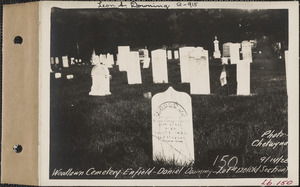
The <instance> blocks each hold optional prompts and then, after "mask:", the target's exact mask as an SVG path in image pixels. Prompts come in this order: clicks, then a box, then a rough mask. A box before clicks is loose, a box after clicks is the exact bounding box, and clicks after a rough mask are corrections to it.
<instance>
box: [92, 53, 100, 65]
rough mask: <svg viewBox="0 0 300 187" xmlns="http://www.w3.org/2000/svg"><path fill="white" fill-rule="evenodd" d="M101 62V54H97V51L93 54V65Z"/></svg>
mask: <svg viewBox="0 0 300 187" xmlns="http://www.w3.org/2000/svg"><path fill="white" fill-rule="evenodd" d="M97 64H100V59H99V56H98V55H96V53H95V51H94V52H93V54H92V65H97Z"/></svg>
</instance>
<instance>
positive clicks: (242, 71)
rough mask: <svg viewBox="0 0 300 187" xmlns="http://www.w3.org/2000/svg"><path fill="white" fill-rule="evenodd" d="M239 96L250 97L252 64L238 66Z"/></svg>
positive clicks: (242, 62)
mask: <svg viewBox="0 0 300 187" xmlns="http://www.w3.org/2000/svg"><path fill="white" fill-rule="evenodd" d="M236 80H237V95H250V62H249V61H244V60H242V61H239V62H238V63H237V64H236Z"/></svg>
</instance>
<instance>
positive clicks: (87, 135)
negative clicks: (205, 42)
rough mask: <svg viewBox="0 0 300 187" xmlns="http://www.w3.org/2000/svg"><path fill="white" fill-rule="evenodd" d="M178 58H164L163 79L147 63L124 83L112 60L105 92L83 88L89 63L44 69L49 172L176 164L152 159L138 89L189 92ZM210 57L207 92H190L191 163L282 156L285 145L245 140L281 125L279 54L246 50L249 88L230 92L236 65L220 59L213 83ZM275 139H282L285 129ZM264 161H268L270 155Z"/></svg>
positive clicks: (146, 112) (145, 105)
mask: <svg viewBox="0 0 300 187" xmlns="http://www.w3.org/2000/svg"><path fill="white" fill-rule="evenodd" d="M178 63H179V60H168V77H169V83H167V84H154V83H153V81H152V69H151V64H150V67H149V68H148V69H142V68H141V73H142V82H143V83H142V84H137V85H128V84H127V75H126V72H120V71H119V70H118V66H114V67H113V68H112V69H110V74H111V75H112V79H111V82H110V88H111V89H110V91H111V93H112V94H111V95H109V96H89V91H90V89H91V85H92V79H91V69H92V67H93V66H91V65H84V66H71V67H70V68H65V69H62V70H61V72H62V78H61V79H55V78H54V76H51V88H50V97H51V98H50V110H51V112H50V142H51V145H50V173H51V171H53V169H54V168H63V169H64V170H67V169H68V168H73V169H74V170H76V169H77V170H79V169H80V170H87V169H88V168H91V167H94V168H98V169H105V168H106V169H107V168H110V167H111V168H115V169H122V170H125V169H126V168H134V169H137V168H139V167H143V168H150V167H153V166H155V167H156V168H162V167H164V168H167V169H176V168H178V167H177V166H175V165H174V164H172V163H164V162H153V160H152V134H151V133H152V126H151V98H150V99H149V98H145V97H144V93H146V92H151V94H152V96H153V95H155V94H156V93H159V92H163V91H165V90H167V88H168V87H169V86H172V87H173V88H174V89H175V90H177V91H181V92H186V93H188V94H189V93H190V87H189V84H186V83H180V82H181V81H180V66H179V65H178ZM209 63H210V65H209V66H210V67H209V68H210V86H211V94H210V95H190V96H191V99H192V113H193V133H194V148H195V163H194V164H193V166H192V167H193V169H194V170H197V169H198V170H200V169H203V170H205V169H215V170H218V168H219V167H220V165H223V164H222V162H221V161H220V159H218V158H222V157H223V158H225V157H224V155H225V156H226V155H228V156H226V159H227V161H229V160H228V159H230V158H233V157H236V158H235V160H236V161H237V163H236V166H239V167H249V166H257V165H260V164H262V163H261V158H262V157H268V156H272V157H278V158H279V157H281V156H283V157H284V158H287V146H278V147H276V148H275V149H273V148H272V147H255V146H252V143H253V141H255V140H260V139H262V138H261V136H262V134H263V133H264V132H266V131H268V130H274V133H278V132H280V131H281V130H282V132H287V126H288V125H287V108H288V106H287V93H286V73H285V64H284V60H279V59H275V58H272V56H271V55H270V56H265V55H263V54H255V55H254V56H253V63H252V64H251V71H250V73H251V94H252V95H251V96H236V94H235V93H236V83H235V79H236V66H235V65H230V66H227V69H228V70H229V75H230V77H229V86H228V89H227V87H224V88H222V87H221V85H220V79H219V77H220V73H221V71H222V66H221V62H220V60H218V59H217V60H210V62H209ZM67 74H73V75H74V79H71V80H68V79H66V78H65V76H66V75H67ZM228 92H229V95H227V93H228ZM267 140H268V139H267V138H265V139H264V141H267ZM273 140H274V141H275V139H273ZM276 141H287V136H284V137H280V138H277V139H276ZM234 164H235V163H234ZM264 165H266V166H267V167H274V164H272V163H269V162H268V163H264ZM187 167H188V166H187ZM286 175H287V172H286V173H285V174H282V173H276V172H275V173H260V174H255V173H244V174H243V173H239V174H232V173H230V174H228V173H222V174H214V175H213V174H212V175H210V176H207V175H199V174H195V175H167V176H164V175H160V176H146V175H144V176H142V177H140V178H147V177H150V178H207V177H209V178H226V177H255V178H258V177H285V176H286ZM93 177H94V178H97V177H95V176H93ZM93 177H90V178H93ZM58 178H59V177H58ZM81 178H82V177H81ZM86 178H89V177H88V176H86ZM102 178H105V177H102ZM136 178H139V177H138V176H137V177H136Z"/></svg>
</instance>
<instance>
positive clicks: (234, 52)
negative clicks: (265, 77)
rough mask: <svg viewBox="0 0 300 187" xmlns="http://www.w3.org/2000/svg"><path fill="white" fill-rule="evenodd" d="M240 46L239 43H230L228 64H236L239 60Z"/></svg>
mask: <svg viewBox="0 0 300 187" xmlns="http://www.w3.org/2000/svg"><path fill="white" fill-rule="evenodd" d="M240 47H241V44H239V43H234V44H231V45H230V64H237V63H238V62H239V61H240Z"/></svg>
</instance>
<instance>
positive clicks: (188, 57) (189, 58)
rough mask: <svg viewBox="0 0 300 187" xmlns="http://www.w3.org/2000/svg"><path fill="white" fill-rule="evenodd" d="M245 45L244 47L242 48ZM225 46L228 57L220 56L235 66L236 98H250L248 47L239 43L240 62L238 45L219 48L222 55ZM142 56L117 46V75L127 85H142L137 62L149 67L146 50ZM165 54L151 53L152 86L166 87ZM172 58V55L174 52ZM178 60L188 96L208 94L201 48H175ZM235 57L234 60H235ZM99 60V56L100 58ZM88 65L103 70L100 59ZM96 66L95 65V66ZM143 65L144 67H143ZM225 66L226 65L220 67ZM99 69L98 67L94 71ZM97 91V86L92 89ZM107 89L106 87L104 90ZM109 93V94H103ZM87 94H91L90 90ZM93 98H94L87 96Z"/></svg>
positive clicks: (205, 59) (205, 55)
mask: <svg viewBox="0 0 300 187" xmlns="http://www.w3.org/2000/svg"><path fill="white" fill-rule="evenodd" d="M246 44H247V45H246ZM227 45H228V46H229V49H230V50H229V55H228V54H227V53H225V54H224V52H223V56H224V55H225V56H226V57H223V58H222V60H223V59H227V58H228V57H229V58H230V60H231V64H237V83H238V88H237V95H249V94H250V64H249V63H251V62H252V56H251V44H250V43H249V42H247V43H246V42H243V43H242V54H243V60H240V59H239V58H240V57H239V54H240V52H239V49H240V44H230V45H229V44H228V43H226V44H225V45H224V47H223V51H224V50H225V52H226V50H227V48H228V47H227ZM143 54H144V55H143V56H142V57H140V55H139V52H138V51H130V47H129V46H119V47H118V55H117V56H118V65H119V71H126V72H127V81H128V84H142V78H141V69H140V61H141V62H142V63H143V64H144V65H143V67H144V66H146V67H149V63H150V58H149V55H148V50H146V49H145V50H143ZM167 54H168V56H171V55H172V53H171V51H170V50H169V51H168V52H166V50H165V49H157V50H153V51H151V56H152V60H151V62H152V74H153V82H154V83H168V68H167ZM174 54H175V56H176V51H175V53H174ZM179 54H180V55H179V56H180V75H181V82H182V83H190V92H191V94H210V79H209V62H208V51H207V50H204V49H203V48H202V47H182V48H179ZM237 55H238V56H237ZM100 56H101V55H100ZM92 61H93V63H94V64H95V65H97V66H95V67H94V69H96V68H101V69H103V68H105V67H104V66H102V65H101V61H100V58H99V57H97V56H96V55H94V56H93V58H92ZM95 62H96V63H95ZM145 64H146V65H145ZM223 64H227V63H223ZM98 65H99V67H98ZM94 69H93V70H94ZM100 72H109V71H108V70H102V71H92V77H97V78H98V76H97V75H95V73H100ZM105 77H107V75H106V74H102V78H105ZM100 82H104V81H100V80H99V81H97V80H95V81H94V80H93V83H95V84H99V85H100ZM105 82H106V84H109V79H107V80H106V81H105ZM93 87H94V88H99V89H100V88H101V87H100V86H92V88H93ZM104 88H108V86H104ZM105 92H108V93H110V92H109V91H105ZM91 93H97V92H93V89H92V91H91ZM90 95H94V94H90Z"/></svg>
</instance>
